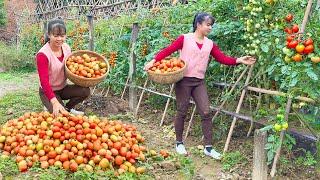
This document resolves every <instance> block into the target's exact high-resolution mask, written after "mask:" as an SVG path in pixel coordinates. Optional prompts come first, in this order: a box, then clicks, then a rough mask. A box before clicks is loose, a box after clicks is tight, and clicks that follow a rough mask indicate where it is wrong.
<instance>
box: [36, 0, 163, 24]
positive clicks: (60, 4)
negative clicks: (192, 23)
mask: <svg viewBox="0 0 320 180" xmlns="http://www.w3.org/2000/svg"><path fill="white" fill-rule="evenodd" d="M164 5H168V3H165V2H164V1H161V0H151V1H150V0H65V1H61V0H39V1H38V3H37V6H36V9H35V13H34V14H33V17H35V18H36V19H38V20H39V19H42V20H48V19H51V18H54V17H58V16H60V17H62V18H64V19H78V18H79V17H80V16H81V15H86V14H88V13H90V14H91V15H93V16H94V17H95V18H106V17H110V16H116V15H118V14H119V13H126V12H130V11H134V10H136V9H138V8H156V7H162V6H164Z"/></svg>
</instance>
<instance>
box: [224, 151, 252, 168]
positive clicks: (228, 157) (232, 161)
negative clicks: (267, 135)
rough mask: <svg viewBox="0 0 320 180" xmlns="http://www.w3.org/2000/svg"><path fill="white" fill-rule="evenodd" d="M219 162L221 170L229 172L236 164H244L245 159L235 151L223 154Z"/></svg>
mask: <svg viewBox="0 0 320 180" xmlns="http://www.w3.org/2000/svg"><path fill="white" fill-rule="evenodd" d="M221 162H222V168H223V170H225V171H229V170H230V169H232V168H233V167H235V166H236V165H237V164H242V163H246V162H247V159H246V158H245V157H244V156H243V155H242V154H241V153H240V152H239V151H235V152H230V153H226V154H224V155H223V158H222V161H221Z"/></svg>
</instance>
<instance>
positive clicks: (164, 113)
mask: <svg viewBox="0 0 320 180" xmlns="http://www.w3.org/2000/svg"><path fill="white" fill-rule="evenodd" d="M173 88H174V84H172V85H171V88H170V93H169V96H171V95H172V91H173ZM169 103H170V98H168V100H167V103H166V107H165V108H164V112H163V114H162V118H161V122H160V126H162V125H163V121H164V118H165V116H166V113H167V109H168V107H169Z"/></svg>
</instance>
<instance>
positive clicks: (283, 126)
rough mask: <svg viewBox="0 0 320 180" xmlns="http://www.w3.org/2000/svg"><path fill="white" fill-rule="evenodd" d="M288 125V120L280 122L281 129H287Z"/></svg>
mask: <svg viewBox="0 0 320 180" xmlns="http://www.w3.org/2000/svg"><path fill="white" fill-rule="evenodd" d="M288 127H289V124H288V122H285V123H283V124H282V130H286V129H288Z"/></svg>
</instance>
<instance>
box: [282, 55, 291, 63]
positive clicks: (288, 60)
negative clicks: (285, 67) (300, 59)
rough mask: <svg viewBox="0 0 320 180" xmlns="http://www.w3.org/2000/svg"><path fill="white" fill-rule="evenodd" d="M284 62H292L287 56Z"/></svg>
mask: <svg viewBox="0 0 320 180" xmlns="http://www.w3.org/2000/svg"><path fill="white" fill-rule="evenodd" d="M284 61H285V62H286V63H290V62H291V61H292V59H291V58H290V57H289V56H286V57H284Z"/></svg>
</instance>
